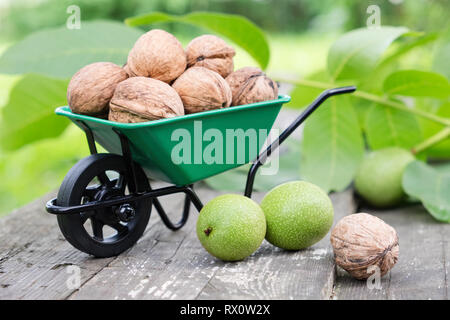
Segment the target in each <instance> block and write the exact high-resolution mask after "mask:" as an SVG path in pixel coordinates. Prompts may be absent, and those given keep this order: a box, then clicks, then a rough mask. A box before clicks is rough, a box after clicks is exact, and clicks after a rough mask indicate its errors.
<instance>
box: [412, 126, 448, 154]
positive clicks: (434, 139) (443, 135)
mask: <svg viewBox="0 0 450 320" xmlns="http://www.w3.org/2000/svg"><path fill="white" fill-rule="evenodd" d="M448 137H450V127H446V128H444V129H442V130H441V131H439V132H438V133H436V134H435V135H434V136H431V137H429V138H428V139H427V140H425V141H423V142H422V143H420V144H418V145H417V146H415V147H414V148H412V149H411V152H412V153H413V154H418V153H421V152H423V151H425V150H426V149H428V148H430V147H432V146H434V145H436V144H438V143H439V142H441V141H443V140H445V139H447V138H448Z"/></svg>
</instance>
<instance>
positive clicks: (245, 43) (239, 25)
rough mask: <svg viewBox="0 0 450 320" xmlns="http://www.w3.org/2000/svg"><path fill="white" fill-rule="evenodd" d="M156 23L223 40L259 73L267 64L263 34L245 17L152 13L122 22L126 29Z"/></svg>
mask: <svg viewBox="0 0 450 320" xmlns="http://www.w3.org/2000/svg"><path fill="white" fill-rule="evenodd" d="M156 22H181V23H187V24H191V25H195V26H198V27H201V28H204V29H207V30H209V31H212V32H215V33H217V34H220V35H222V36H224V37H227V38H228V39H230V40H231V41H233V42H234V43H236V44H237V45H238V46H240V47H241V48H242V49H244V50H246V51H247V52H248V53H249V54H250V55H251V56H252V57H253V58H254V59H255V60H256V61H257V62H258V64H259V65H260V66H261V68H262V69H265V68H266V67H267V65H268V64H269V59H270V48H269V44H268V42H267V38H266V36H265V34H264V32H263V31H262V30H261V29H259V28H258V27H257V26H256V25H255V24H254V23H253V22H251V21H250V20H248V19H247V18H245V17H242V16H239V15H232V14H223V13H214V12H194V13H190V14H187V15H183V16H175V15H168V14H165V13H162V12H153V13H150V14H145V15H141V16H137V17H132V18H128V19H126V20H125V23H126V24H128V25H130V26H140V25H149V24H153V23H156Z"/></svg>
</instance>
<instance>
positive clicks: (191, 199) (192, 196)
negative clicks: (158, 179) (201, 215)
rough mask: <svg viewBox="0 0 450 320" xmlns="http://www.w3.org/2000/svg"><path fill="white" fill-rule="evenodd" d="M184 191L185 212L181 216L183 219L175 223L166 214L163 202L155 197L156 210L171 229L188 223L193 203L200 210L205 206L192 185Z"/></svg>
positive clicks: (176, 228)
mask: <svg viewBox="0 0 450 320" xmlns="http://www.w3.org/2000/svg"><path fill="white" fill-rule="evenodd" d="M183 192H184V193H185V194H186V195H185V198H184V207H183V214H182V216H181V219H180V220H179V221H178V222H177V223H173V222H172V221H171V220H170V219H169V217H168V216H167V214H166V211H165V210H164V208H163V207H162V205H161V202H159V200H158V198H153V205H154V206H155V209H156V211H157V212H158V214H159V216H160V217H161V220H162V221H163V223H164V224H165V225H166V227H167V228H169V229H170V230H178V229H180V228H182V227H183V226H184V225H185V224H186V222H187V219H188V217H189V211H190V208H191V203H193V204H194V206H195V207H196V208H197V210H198V211H200V210H201V209H202V207H203V204H202V203H201V201H200V199H199V198H198V197H197V194H196V193H195V191H194V189H193V186H192V185H190V186H186V187H184V188H183Z"/></svg>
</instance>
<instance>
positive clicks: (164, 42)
mask: <svg viewBox="0 0 450 320" xmlns="http://www.w3.org/2000/svg"><path fill="white" fill-rule="evenodd" d="M126 69H127V72H128V73H129V74H130V75H131V76H137V77H150V78H153V79H157V80H161V81H164V82H167V83H171V82H172V81H173V80H175V79H176V78H178V76H179V75H180V74H182V73H183V72H184V70H185V69H186V53H185V52H184V49H183V46H182V45H181V43H180V42H179V41H178V39H177V38H175V37H174V36H173V35H171V34H170V33H168V32H166V31H164V30H159V29H154V30H151V31H149V32H147V33H146V34H144V35H142V36H141V37H140V38H139V39H138V40H137V41H136V43H135V45H134V47H133V49H131V51H130V53H129V55H128V61H127V65H126Z"/></svg>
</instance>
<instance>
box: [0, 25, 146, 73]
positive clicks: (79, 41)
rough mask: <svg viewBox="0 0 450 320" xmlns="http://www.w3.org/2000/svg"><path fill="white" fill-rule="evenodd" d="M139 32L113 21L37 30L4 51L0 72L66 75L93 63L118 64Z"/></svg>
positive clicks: (124, 58)
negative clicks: (69, 27)
mask: <svg viewBox="0 0 450 320" xmlns="http://www.w3.org/2000/svg"><path fill="white" fill-rule="evenodd" d="M141 34H142V32H141V31H139V30H136V29H133V28H129V27H127V26H125V25H123V24H122V23H117V22H83V23H82V25H81V29H79V30H69V29H67V28H66V27H61V28H55V29H48V30H43V31H38V32H35V33H33V34H31V35H30V36H28V37H27V38H25V39H24V40H22V41H20V42H19V43H17V44H16V45H14V46H12V47H10V48H8V49H7V50H6V51H5V53H4V54H3V55H2V56H1V58H0V73H9V74H23V73H39V74H43V75H47V76H50V77H56V78H69V77H71V76H72V75H73V74H74V73H75V72H76V71H78V70H79V69H81V68H82V67H83V66H85V65H87V64H90V63H93V62H98V61H109V62H113V63H116V64H119V65H122V64H124V63H125V62H126V60H127V56H128V52H129V50H130V49H131V48H132V46H133V44H134V43H135V41H136V40H137V39H138V38H139V36H140V35H141Z"/></svg>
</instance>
